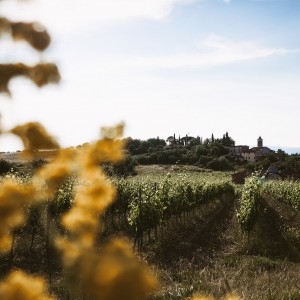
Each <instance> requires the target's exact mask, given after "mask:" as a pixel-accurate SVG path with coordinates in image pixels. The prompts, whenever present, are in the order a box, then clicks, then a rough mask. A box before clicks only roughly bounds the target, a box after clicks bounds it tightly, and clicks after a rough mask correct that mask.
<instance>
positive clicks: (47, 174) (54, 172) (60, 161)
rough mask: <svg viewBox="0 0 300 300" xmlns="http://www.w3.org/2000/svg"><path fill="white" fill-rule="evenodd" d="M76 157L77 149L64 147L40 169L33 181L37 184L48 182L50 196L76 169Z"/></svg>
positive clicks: (48, 195) (47, 191)
mask: <svg viewBox="0 0 300 300" xmlns="http://www.w3.org/2000/svg"><path fill="white" fill-rule="evenodd" d="M75 159H76V151H75V150H73V149H71V148H69V149H62V150H60V151H59V152H58V154H57V156H56V157H55V158H54V159H53V160H52V161H51V162H50V163H48V164H46V165H45V166H44V167H43V168H41V169H40V170H38V172H37V173H36V175H35V176H34V178H33V181H34V182H35V183H36V184H37V185H40V182H44V183H45V184H46V195H47V197H48V198H50V197H51V196H52V195H53V193H54V192H55V191H56V189H57V188H58V187H59V186H60V185H61V184H63V183H64V182H65V180H66V179H67V178H68V177H69V176H71V175H72V174H73V172H75V171H76V162H75Z"/></svg>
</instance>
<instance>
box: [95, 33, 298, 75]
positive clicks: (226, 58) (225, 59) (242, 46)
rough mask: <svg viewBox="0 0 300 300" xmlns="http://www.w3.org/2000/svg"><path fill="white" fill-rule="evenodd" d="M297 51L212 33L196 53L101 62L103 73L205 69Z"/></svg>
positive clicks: (131, 57)
mask: <svg viewBox="0 0 300 300" xmlns="http://www.w3.org/2000/svg"><path fill="white" fill-rule="evenodd" d="M299 51H300V49H285V48H267V47H262V46H260V45H258V44H257V43H255V42H236V41H232V40H229V39H226V38H223V37H220V36H217V35H215V34H212V35H210V36H208V37H207V38H206V39H205V40H204V41H202V42H201V43H200V44H199V51H194V52H190V53H179V54H170V55H162V56H140V57H138V56H122V57H119V58H114V59H111V60H107V59H105V61H104V60H103V61H101V62H100V63H103V64H102V65H101V67H105V68H106V70H112V69H114V68H116V70H117V69H120V68H121V69H122V68H123V69H124V68H125V69H135V68H138V69H144V68H146V69H175V68H207V67H214V66H219V65H226V64H231V63H236V62H243V61H249V60H254V59H259V58H266V57H271V56H274V55H286V54H290V53H296V52H299Z"/></svg>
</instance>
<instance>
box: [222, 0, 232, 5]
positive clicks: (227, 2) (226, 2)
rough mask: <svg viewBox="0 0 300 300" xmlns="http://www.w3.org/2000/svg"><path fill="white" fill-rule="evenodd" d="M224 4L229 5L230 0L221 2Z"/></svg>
mask: <svg viewBox="0 0 300 300" xmlns="http://www.w3.org/2000/svg"><path fill="white" fill-rule="evenodd" d="M223 1H224V3H225V4H229V3H230V2H231V0H223Z"/></svg>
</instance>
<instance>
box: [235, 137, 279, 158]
mask: <svg viewBox="0 0 300 300" xmlns="http://www.w3.org/2000/svg"><path fill="white" fill-rule="evenodd" d="M230 153H231V154H233V155H237V156H240V157H241V158H243V159H244V160H246V161H249V162H255V161H257V160H258V159H260V158H261V157H262V156H264V155H266V154H269V153H275V151H274V150H271V149H270V148H268V147H264V145H263V139H262V137H261V136H259V137H258V139H257V146H256V147H253V148H250V147H249V146H246V145H239V146H235V147H231V148H230Z"/></svg>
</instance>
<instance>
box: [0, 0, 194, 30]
mask: <svg viewBox="0 0 300 300" xmlns="http://www.w3.org/2000/svg"><path fill="white" fill-rule="evenodd" d="M192 2H194V0H31V1H25V2H24V3H21V2H19V1H3V2H2V1H1V4H0V8H1V14H3V15H10V16H11V18H16V19H18V20H19V19H23V20H39V21H42V22H43V23H44V24H45V25H46V26H47V27H49V28H51V29H52V30H62V31H73V30H74V29H77V30H78V29H79V28H80V27H82V26H83V27H85V26H91V25H93V24H94V25H97V24H101V23H105V24H107V23H115V22H121V21H126V20H132V19H140V18H141V19H149V20H163V19H164V18H166V17H167V16H168V15H169V14H170V12H171V11H172V9H173V7H174V6H175V5H177V4H185V3H192ZM74 27H75V28H74Z"/></svg>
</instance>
